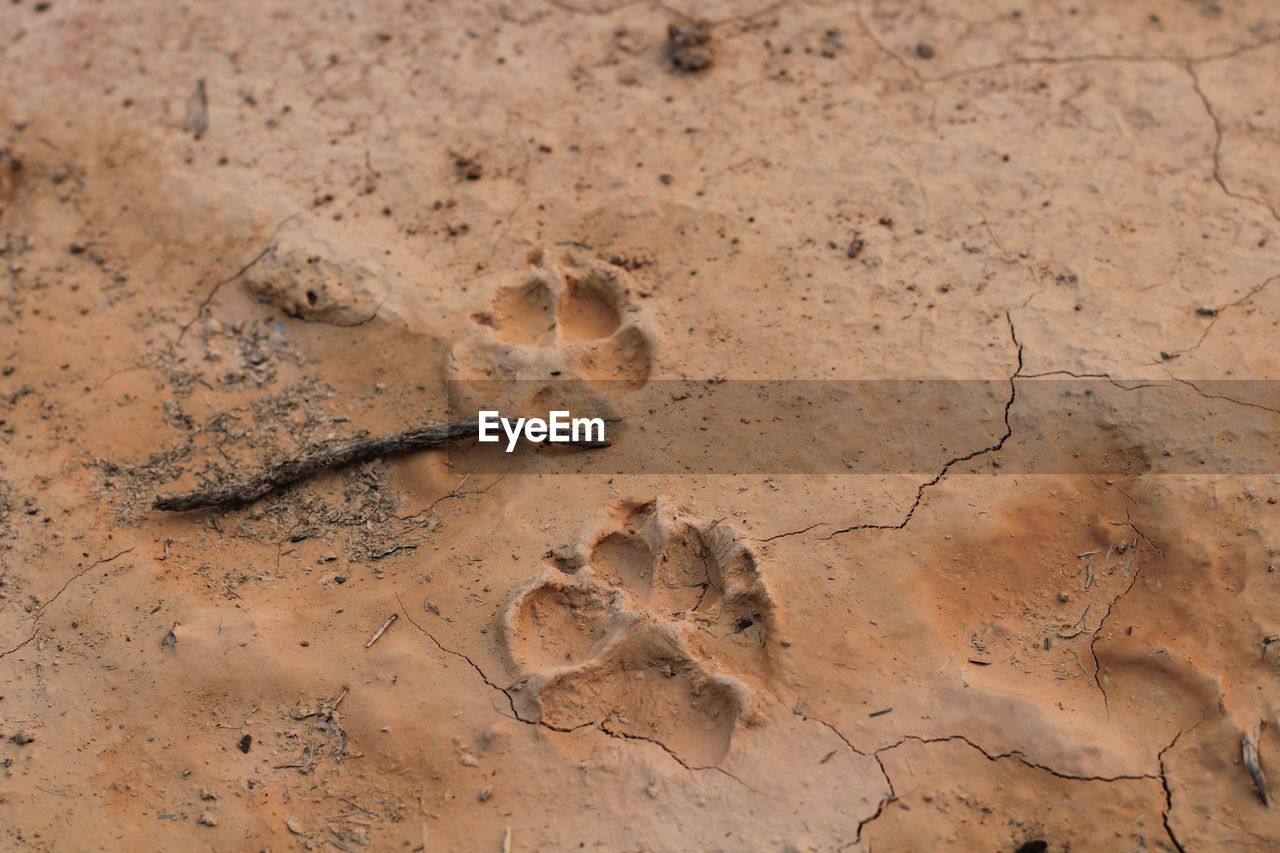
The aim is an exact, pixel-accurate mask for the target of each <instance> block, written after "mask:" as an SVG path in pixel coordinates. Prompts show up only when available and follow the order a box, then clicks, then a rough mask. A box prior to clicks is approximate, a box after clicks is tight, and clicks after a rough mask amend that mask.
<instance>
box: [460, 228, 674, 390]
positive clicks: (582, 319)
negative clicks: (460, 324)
mask: <svg viewBox="0 0 1280 853" xmlns="http://www.w3.org/2000/svg"><path fill="white" fill-rule="evenodd" d="M534 260H535V262H537V263H538V264H539V266H538V267H537V268H536V269H535V270H533V271H532V272H530V273H527V274H526V275H525V276H524V277H523V278H522V280H520V281H518V282H516V283H514V284H511V285H508V286H505V287H502V288H500V289H499V290H498V291H497V294H496V295H495V297H494V300H493V306H492V308H490V309H488V310H485V311H481V312H478V313H476V314H473V315H472V316H471V319H472V321H473V322H474V323H475V328H474V329H473V333H472V334H470V335H468V336H466V337H465V338H464V339H463V340H461V341H460V342H459V343H458V344H456V345H455V346H454V348H453V351H452V353H451V357H450V365H449V378H450V379H457V380H491V379H499V380H548V379H561V380H574V379H579V380H598V381H610V382H618V383H621V384H622V387H624V388H628V389H636V388H640V387H642V386H643V385H644V384H645V383H646V382H647V381H648V379H649V370H650V363H651V359H652V349H653V345H652V336H651V335H650V334H648V333H647V332H645V331H644V330H643V329H642V325H641V324H642V321H641V319H640V314H641V312H640V309H639V307H638V306H637V305H635V304H634V303H633V302H632V299H633V297H634V295H635V294H636V293H637V292H638V288H637V287H636V286H635V283H634V281H633V280H632V278H631V276H630V274H629V273H628V272H627V271H626V270H624V269H622V268H621V267H617V266H614V265H612V264H607V263H603V262H599V261H577V260H574V259H571V258H565V259H563V261H562V262H561V263H558V264H546V263H544V262H543V258H542V257H541V252H537V253H535V255H534Z"/></svg>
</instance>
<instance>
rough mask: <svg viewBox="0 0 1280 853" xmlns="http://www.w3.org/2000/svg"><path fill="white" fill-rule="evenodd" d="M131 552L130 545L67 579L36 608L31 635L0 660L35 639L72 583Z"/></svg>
mask: <svg viewBox="0 0 1280 853" xmlns="http://www.w3.org/2000/svg"><path fill="white" fill-rule="evenodd" d="M132 550H133V546H132V545H130V546H129V547H128V548H125V549H124V550H123V551H120V552H118V553H115V554H112V555H111V556H110V557H103V558H101V559H99V560H95V561H94V562H92V563H90V564H89V565H87V566H85V567H84V568H83V569H81V570H80V571H78V572H76V573H75V574H74V575H72V576H71V577H69V578H67V580H66V582H65V583H63V584H62V587H61V588H59V590H58V591H57V592H55V593H54V594H53V597H52V598H50V599H49V600H48V601H46V602H45V603H44V604H41V605H40V606H39V607H38V608H36V615H35V619H34V620H33V621H32V623H31V634H30V635H29V636H28V637H27V638H26V639H25V640H23V641H22V642H20V643H18V644H17V645H16V646H14V647H13V648H11V649H8V650H6V651H3V652H0V658H5V657H8V656H9V655H11V654H13V653H14V652H16V651H17V650H18V649H21V648H22V647H23V646H26V645H27V644H28V643H30V642H31V641H32V640H34V639H35V638H36V635H37V634H39V633H40V623H41V621H42V620H43V619H44V614H45V611H47V610H48V609H49V608H50V607H52V606H53V603H54V602H55V601H57V600H58V598H59V597H60V596H61V595H62V594H63V593H64V592H66V591H67V588H68V587H70V586H71V585H72V584H73V583H75V582H76V581H78V580H80V578H82V577H84V576H85V575H86V574H88V573H89V572H91V571H93V570H94V569H95V568H97V567H98V566H101V565H104V564H106V563H110V562H112V561H113V560H115V559H117V558H118V557H123V556H124V555H125V554H128V553H129V552H130V551H132Z"/></svg>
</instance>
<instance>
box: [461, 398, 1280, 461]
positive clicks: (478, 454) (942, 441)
mask: <svg viewBox="0 0 1280 853" xmlns="http://www.w3.org/2000/svg"><path fill="white" fill-rule="evenodd" d="M450 402H451V407H452V410H453V417H455V418H463V417H475V416H476V415H477V413H478V412H479V411H482V410H492V411H499V412H501V413H502V415H503V416H505V417H508V418H511V419H514V418H516V417H526V418H528V417H537V418H542V419H546V418H547V417H548V413H549V412H552V411H566V412H569V413H570V415H571V416H572V417H599V418H602V419H604V420H605V422H606V432H607V437H608V439H609V442H610V445H609V446H608V447H604V448H600V447H583V446H580V445H563V444H550V443H542V444H534V443H530V442H527V441H525V440H524V439H523V438H522V439H521V440H520V441H519V442H518V444H517V445H516V447H515V449H514V451H513V452H506V448H507V446H508V439H507V437H506V436H505V435H502V434H501V431H500V430H499V435H502V437H501V440H500V441H497V442H493V443H480V442H472V441H469V442H465V443H460V444H458V445H457V446H455V447H453V448H451V450H450V451H449V452H450V461H451V462H452V463H453V464H454V465H455V466H456V467H457V468H459V469H461V470H474V471H475V472H477V473H527V474H553V473H564V474H569V473H572V474H604V475H608V474H779V475H782V474H934V473H937V472H938V471H940V470H941V469H942V468H943V467H945V466H947V465H951V468H950V470H951V471H952V472H953V473H964V472H972V473H979V472H981V473H992V472H1003V473H1020V474H1108V473H1111V474H1272V473H1276V472H1277V471H1278V470H1280V382H1278V381H1272V380H1205V381H1196V382H1194V383H1191V382H1185V381H1179V380H1155V381H1143V380H1134V381H1122V380H1109V379H1062V378H1017V379H1014V380H1009V379H996V380H989V381H988V380H938V379H928V380H835V381H824V380H769V381H754V380H728V381H726V380H705V381H697V380H660V381H652V382H650V383H649V384H647V385H645V386H644V387H642V388H639V389H637V388H635V387H633V386H630V385H627V384H626V383H621V382H618V383H612V382H583V381H572V380H570V381H565V380H552V381H546V382H543V381H533V380H518V381H517V380H512V381H506V380H486V381H463V382H454V383H452V384H451V386H450Z"/></svg>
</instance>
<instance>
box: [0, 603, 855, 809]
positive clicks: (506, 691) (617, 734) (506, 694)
mask: <svg viewBox="0 0 1280 853" xmlns="http://www.w3.org/2000/svg"><path fill="white" fill-rule="evenodd" d="M393 594H394V595H395V597H396V602H397V603H398V604H399V605H400V610H401V612H402V613H404V618H405V619H406V620H407V621H408V622H409V624H410V625H412V626H413V627H415V628H417V629H418V631H420V632H421V633H422V634H423V635H425V636H426V637H427V639H429V640H431V642H432V643H434V644H435V646H436V648H438V649H439V650H440V651H442V652H444V653H445V654H449V655H453V656H454V657H457V658H461V659H462V660H464V661H466V662H467V664H468V665H469V666H470V667H471V668H472V669H474V670H475V671H476V674H477V675H479V676H480V680H481V681H483V682H484V683H485V684H486V685H488V686H489V687H491V688H493V689H494V690H496V691H498V692H499V693H501V694H502V696H503V698H505V699H506V700H507V705H508V706H509V707H510V708H511V713H510V714H507V713H505V712H503V711H501V710H499V709H497V708H495V709H494V710H495V711H497V713H499V714H501V715H502V716H504V717H509V718H510V719H512V720H515V721H516V722H519V723H524V724H525V725H526V726H537V727H539V728H544V729H547V730H549V731H553V732H559V733H560V734H576V733H577V732H580V731H583V730H586V729H595V730H597V731H599V732H600V733H601V734H604V735H606V736H608V737H611V738H614V739H615V740H627V741H643V742H645V743H650V744H653V745H654V746H657V747H658V748H660V749H661V750H662V751H663V752H665V753H666V754H667V755H668V756H670V757H671V759H672V760H673V761H675V762H676V763H677V764H679V765H680V766H681V767H683V768H684V769H685V770H688V771H690V772H694V771H699V770H706V771H713V772H716V773H719V774H721V775H722V776H725V777H727V778H729V779H732V780H733V781H735V782H737V783H738V784H739V785H741V786H742V787H744V788H746V789H747V790H748V791H751V792H752V793H753V794H759V795H761V796H767V795H766V794H764V792H762V791H758V790H756V789H755V788H753V787H751V786H750V785H748V784H747V783H746V782H744V781H743V780H742V779H740V778H739V777H738V776H736V775H734V774H733V773H730V772H729V771H728V770H725V769H724V768H723V767H717V766H715V765H707V766H703V765H697V764H690V763H689V762H687V761H685V760H684V759H683V758H681V757H680V756H679V754H677V753H676V752H675V751H674V750H673V749H672V748H671V747H669V746H667V745H666V744H665V743H663V742H662V741H661V740H658V739H657V738H651V737H645V736H644V735H635V734H629V733H627V732H622V731H613V730H612V729H609V728H607V727H606V725H605V722H606V720H604V719H600V720H589V721H587V722H585V723H580V724H579V725H576V726H569V727H565V726H557V725H554V724H552V723H548V722H547V721H545V720H531V719H529V718H528V717H523V716H521V715H520V712H519V711H518V710H517V709H516V702H515V698H514V697H512V695H511V692H512V686H515V685H519V684H522V683H523V682H522V681H517V682H515V685H512V686H508V687H502V686H499V685H498V684H496V683H495V682H494V681H493V680H492V679H490V678H489V676H488V675H486V674H485V671H484V670H483V669H482V668H481V667H480V665H479V664H478V663H476V662H475V661H474V660H472V659H471V658H470V656H468V655H466V654H464V653H463V652H459V651H456V650H454V649H451V648H449V647H448V646H446V645H444V644H443V643H441V642H440V641H439V640H438V639H436V636H435V635H434V634H432V633H431V632H430V631H428V630H427V629H426V628H424V627H422V625H420V624H418V622H417V620H415V619H414V618H413V617H412V616H410V615H409V610H408V608H407V607H405V604H404V601H403V600H402V599H401V598H400V594H399V593H398V592H394V593H393ZM0 657H2V655H0ZM851 748H852V747H851Z"/></svg>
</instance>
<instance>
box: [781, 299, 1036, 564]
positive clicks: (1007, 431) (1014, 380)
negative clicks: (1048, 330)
mask: <svg viewBox="0 0 1280 853" xmlns="http://www.w3.org/2000/svg"><path fill="white" fill-rule="evenodd" d="M1005 320H1006V322H1008V324H1009V336H1010V337H1011V338H1012V339H1013V345H1014V348H1015V350H1016V352H1017V364H1016V368H1015V370H1014V371H1013V374H1012V375H1011V376H1010V377H1009V399H1008V400H1007V401H1006V402H1005V404H1004V435H1002V436H1000V439H999V441H997V442H996V443H995V444H992V445H988V446H987V447H983V448H980V449H978V450H975V451H973V452H972V453H966V454H965V455H964V456H957V457H955V458H954V459H952V460H950V461H949V462H947V464H945V465H943V466H942V470H941V471H939V472H938V474H937V475H936V476H935V477H934V478H933V479H932V480H929V481H928V482H926V483H922V484H921V485H920V487H919V488H918V489H917V490H916V499H915V500H914V501H913V502H912V504H911V506H910V507H909V508H908V509H907V513H906V515H905V516H904V517H903V519H902V521H900V522H898V523H897V524H855V525H853V526H852V527H845V528H842V529H840V530H836V531H834V532H832V533H830V534H828V535H827V536H824V537H822V538H823V539H824V540H827V539H833V538H835V537H836V536H839V535H841V534H842V533H850V532H853V531H855V530H902V529H904V528H905V527H906V526H907V525H908V524H910V523H911V519H912V517H913V516H914V515H915V513H916V509H918V508H919V506H920V503H921V502H922V501H923V500H924V494H925V492H926V491H928V490H929V489H931V488H933V487H934V486H936V485H938V483H940V482H942V479H943V478H944V477H946V476H947V472H949V471H950V470H951V469H952V467H954V466H956V465H958V464H960V463H961V462H968V461H970V460H971V459H976V458H978V457H979V456H983V455H985V454H988V453H996V452H999V451H1000V450H1001V449H1002V448H1003V447H1004V445H1005V442H1007V441H1008V440H1009V438H1010V437H1011V436H1012V435H1013V427H1012V426H1011V425H1010V423H1009V411H1010V409H1012V408H1013V404H1014V403H1015V402H1016V401H1017V399H1018V379H1019V378H1020V377H1021V375H1022V367H1023V363H1022V355H1023V347H1022V343H1021V341H1019V340H1018V331H1017V329H1016V328H1014V325H1013V317H1012V316H1011V315H1010V314H1009V313H1008V312H1005ZM813 526H814V527H816V526H817V525H813ZM810 529H812V528H810ZM773 538H775V539H778V538H781V537H780V536H775V537H773Z"/></svg>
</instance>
